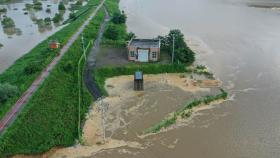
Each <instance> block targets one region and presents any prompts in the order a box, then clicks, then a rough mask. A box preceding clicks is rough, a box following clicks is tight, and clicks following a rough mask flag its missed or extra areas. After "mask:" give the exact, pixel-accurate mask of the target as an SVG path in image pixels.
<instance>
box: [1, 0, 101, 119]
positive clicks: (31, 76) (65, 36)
mask: <svg viewBox="0 0 280 158" xmlns="http://www.w3.org/2000/svg"><path fill="white" fill-rule="evenodd" d="M100 2H101V0H90V1H89V2H88V4H87V5H85V6H84V7H83V8H81V11H78V12H82V11H83V10H84V9H85V8H88V7H89V8H90V9H89V11H88V12H86V13H84V14H83V15H81V16H80V17H79V18H78V19H76V20H75V21H73V22H72V23H70V24H69V25H67V26H65V27H64V28H62V29H61V30H60V31H58V32H56V33H55V34H53V35H52V36H50V37H49V38H48V39H46V40H44V41H42V42H41V43H39V44H38V45H37V46H36V47H34V48H33V49H32V50H31V51H30V52H28V53H26V54H25V55H24V56H22V57H21V58H19V59H18V60H17V61H15V63H14V64H13V65H12V66H11V67H9V68H8V69H7V70H6V71H5V72H3V73H2V74H0V83H9V84H11V85H14V86H17V87H18V89H19V91H20V93H19V94H18V95H17V96H14V97H12V98H9V99H8V100H7V101H6V102H5V103H3V104H2V105H0V119H1V118H3V116H4V115H5V113H7V111H8V110H9V109H10V108H11V106H12V105H14V104H15V102H16V101H17V100H18V99H19V97H20V96H21V95H22V94H23V93H24V92H25V91H26V90H27V88H28V87H29V86H30V85H31V84H32V82H33V81H34V80H35V78H36V77H37V76H38V75H39V74H40V73H41V71H42V70H43V69H44V68H45V67H46V66H47V65H48V64H49V63H50V62H51V61H52V59H53V58H54V57H55V56H56V55H57V53H58V51H59V50H55V51H53V50H50V49H48V43H49V41H50V40H52V39H55V40H58V41H59V42H60V43H61V45H62V46H63V45H65V44H66V42H67V41H68V40H69V38H70V37H71V36H72V35H73V34H74V33H75V32H76V31H77V30H78V28H79V27H80V26H81V25H82V24H83V22H84V21H85V20H86V19H87V18H88V17H89V15H90V14H91V13H92V11H93V10H94V9H95V6H96V5H98V4H99V3H100Z"/></svg>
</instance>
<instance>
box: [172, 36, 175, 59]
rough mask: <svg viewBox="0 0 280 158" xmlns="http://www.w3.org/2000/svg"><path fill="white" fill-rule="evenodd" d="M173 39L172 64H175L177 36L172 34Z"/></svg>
mask: <svg viewBox="0 0 280 158" xmlns="http://www.w3.org/2000/svg"><path fill="white" fill-rule="evenodd" d="M172 37H173V44H172V45H173V48H172V64H173V63H174V51H175V36H174V34H172Z"/></svg>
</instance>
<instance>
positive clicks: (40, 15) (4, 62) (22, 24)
mask: <svg viewBox="0 0 280 158" xmlns="http://www.w3.org/2000/svg"><path fill="white" fill-rule="evenodd" d="M27 3H28V4H32V3H33V1H32V0H15V1H12V2H10V3H5V4H0V8H6V9H7V13H2V15H1V14H0V15H1V16H0V21H2V19H3V16H4V15H6V16H7V17H11V18H12V19H13V20H14V22H15V28H14V29H4V28H3V26H0V43H1V44H3V47H2V48H0V73H1V72H3V71H4V70H5V69H6V68H8V67H9V66H10V65H11V64H13V62H14V61H15V60H16V59H18V58H19V57H21V56H22V55H24V54H25V53H27V52H28V51H29V50H31V49H32V48H33V47H35V46H36V45H37V44H38V43H39V42H41V41H43V40H44V39H46V38H47V37H48V36H50V35H52V34H53V33H54V32H56V31H58V30H59V29H61V28H62V27H61V26H56V25H54V24H51V25H50V26H47V27H46V26H40V25H38V24H36V20H37V19H44V18H47V17H50V18H53V17H54V15H55V14H56V13H58V12H59V11H58V4H59V1H58V0H49V1H41V3H42V10H33V9H32V10H25V9H24V8H26V6H25V4H27ZM64 3H65V4H66V5H65V6H66V8H68V7H69V6H70V4H71V3H73V2H68V0H66V1H64ZM47 8H49V9H50V10H51V11H50V12H49V13H48V12H46V10H47ZM25 14H26V15H25ZM63 16H64V20H65V19H67V18H68V16H69V10H66V11H65V13H64V14H63ZM0 25H1V24H0Z"/></svg>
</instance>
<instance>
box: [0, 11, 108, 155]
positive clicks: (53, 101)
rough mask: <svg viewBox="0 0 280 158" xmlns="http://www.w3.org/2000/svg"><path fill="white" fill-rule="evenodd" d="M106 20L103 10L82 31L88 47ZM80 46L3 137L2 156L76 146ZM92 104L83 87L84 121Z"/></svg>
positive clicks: (0, 142)
mask: <svg viewBox="0 0 280 158" xmlns="http://www.w3.org/2000/svg"><path fill="white" fill-rule="evenodd" d="M104 17H105V13H104V11H103V10H100V11H99V12H98V14H97V15H96V16H95V17H94V19H92V20H91V21H90V24H89V25H87V26H86V28H85V30H84V31H83V34H84V35H85V36H84V42H85V43H89V42H90V41H91V40H94V39H96V37H97V34H98V31H99V28H100V25H101V23H102V22H103V21H104ZM81 45H82V43H81V38H80V37H79V38H78V39H77V40H76V41H75V42H74V43H73V45H71V47H70V48H69V50H68V51H67V52H66V53H65V55H64V56H63V57H62V59H61V61H60V62H59V63H58V64H57V65H56V67H55V68H54V70H53V71H52V72H51V74H50V75H49V77H48V78H47V79H46V80H45V81H44V83H43V84H42V86H41V87H40V89H38V91H37V92H35V93H34V95H33V97H32V98H31V99H30V101H29V102H28V103H27V105H26V106H25V108H24V109H23V111H22V113H21V115H20V116H19V117H18V118H17V119H16V120H15V122H14V123H13V124H12V125H11V127H10V128H8V129H7V131H6V132H5V133H4V135H3V136H2V137H1V139H0V155H1V156H10V155H14V154H18V153H22V154H35V153H41V152H44V151H47V150H49V149H50V148H52V147H54V146H71V145H73V144H74V143H75V139H77V138H78V130H80V129H78V122H79V119H78V115H79V114H78V113H79V110H78V106H77V105H78V93H77V92H78V83H77V81H78V76H77V71H78V69H77V64H78V60H79V58H80V57H81V55H82V54H83V49H82V47H81ZM89 50H90V49H89ZM91 101H92V98H91V96H90V94H89V93H88V91H87V90H86V89H85V87H84V86H83V87H82V98H81V111H80V115H81V117H82V120H83V119H84V117H85V113H86V112H87V110H88V107H89V105H90V103H91ZM31 140H32V141H31Z"/></svg>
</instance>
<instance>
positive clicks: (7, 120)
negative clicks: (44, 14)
mask: <svg viewBox="0 0 280 158" xmlns="http://www.w3.org/2000/svg"><path fill="white" fill-rule="evenodd" d="M104 2H105V0H103V1H102V2H101V3H100V4H99V5H98V6H97V8H96V9H95V10H94V12H93V13H92V14H91V15H90V17H89V18H88V19H87V20H86V21H85V22H84V24H83V25H82V26H81V27H80V28H79V29H78V31H77V32H76V33H75V34H74V35H73V36H72V37H71V38H70V39H69V41H68V42H67V44H66V45H64V46H63V48H62V49H61V50H60V53H59V55H58V56H57V57H55V58H54V59H53V61H52V62H51V63H50V64H49V65H48V66H47V67H46V68H45V69H44V70H43V71H42V72H41V74H40V75H39V76H38V77H37V78H36V79H35V81H34V82H33V83H32V85H31V86H30V87H29V88H28V89H27V91H25V92H24V93H23V95H22V96H21V97H20V99H19V100H18V101H17V102H16V103H15V105H14V106H13V107H12V108H11V110H10V111H9V112H8V113H6V115H5V116H4V117H3V119H2V120H1V121H0V133H2V132H3V131H4V130H5V129H6V128H7V127H8V126H9V125H10V124H11V123H12V121H13V120H14V119H15V118H16V116H17V113H19V112H20V110H21V109H22V108H23V106H24V105H25V104H26V103H27V102H28V100H29V99H30V98H31V96H32V94H33V93H34V92H35V91H36V90H38V88H39V86H40V85H41V84H42V83H43V82H44V80H45V79H46V78H47V77H48V76H49V74H50V72H51V71H52V70H53V68H54V67H55V65H56V64H57V63H58V62H59V61H60V59H61V58H62V56H63V55H64V54H65V53H66V52H67V50H68V49H69V48H70V46H71V45H72V44H73V43H74V41H75V40H77V38H78V37H79V35H80V34H81V33H82V32H83V30H84V29H85V27H86V26H87V25H88V24H89V22H90V20H91V19H92V18H93V17H94V16H95V15H96V14H97V12H98V11H99V10H100V9H101V7H102V6H103V4H104Z"/></svg>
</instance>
